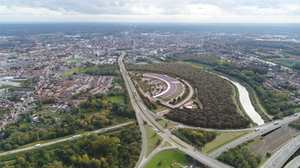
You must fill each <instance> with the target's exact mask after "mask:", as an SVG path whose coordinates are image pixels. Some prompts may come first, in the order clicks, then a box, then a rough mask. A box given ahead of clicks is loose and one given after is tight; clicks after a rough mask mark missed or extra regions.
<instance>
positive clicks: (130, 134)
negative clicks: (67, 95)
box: [0, 123, 142, 168]
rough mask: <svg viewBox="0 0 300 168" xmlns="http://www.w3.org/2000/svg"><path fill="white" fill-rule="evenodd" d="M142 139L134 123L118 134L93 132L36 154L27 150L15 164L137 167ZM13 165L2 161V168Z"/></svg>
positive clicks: (18, 166)
mask: <svg viewBox="0 0 300 168" xmlns="http://www.w3.org/2000/svg"><path fill="white" fill-rule="evenodd" d="M141 142H142V138H141V132H140V130H139V127H138V125H136V123H133V124H130V125H128V126H126V127H125V128H124V129H122V130H121V131H120V132H118V133H113V134H110V135H100V136H99V135H98V134H95V133H93V134H90V135H88V136H87V135H84V136H83V137H81V138H79V139H76V140H72V141H69V142H67V143H60V144H59V145H58V148H57V149H55V150H49V151H47V150H45V148H42V149H41V150H39V152H35V153H33V152H31V151H28V152H25V153H24V154H22V155H21V156H18V157H17V158H16V161H15V162H12V163H11V164H13V166H14V167H15V168H21V167H24V168H29V167H34V168H35V167H36V168H38V167H39V168H40V167H42V168H63V167H73V168H84V167H89V168H109V167H119V168H125V167H126V168H127V167H128V168H129V167H132V168H133V167H134V166H135V165H136V162H137V161H138V159H139V155H140V151H141V145H142V143H141ZM9 166H10V165H9V163H6V162H2V163H0V167H3V168H8V167H9Z"/></svg>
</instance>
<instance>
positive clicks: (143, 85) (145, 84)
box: [137, 81, 150, 93]
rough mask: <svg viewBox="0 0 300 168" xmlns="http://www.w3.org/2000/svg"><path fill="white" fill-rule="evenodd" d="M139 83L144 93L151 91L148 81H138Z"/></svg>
mask: <svg viewBox="0 0 300 168" xmlns="http://www.w3.org/2000/svg"><path fill="white" fill-rule="evenodd" d="M137 84H138V85H139V86H140V88H141V89H142V91H143V92H144V93H146V92H149V91H150V85H149V84H148V83H146V82H143V81H138V82H137Z"/></svg>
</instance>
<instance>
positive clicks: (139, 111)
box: [0, 51, 300, 168]
mask: <svg viewBox="0 0 300 168" xmlns="http://www.w3.org/2000/svg"><path fill="white" fill-rule="evenodd" d="M124 56H125V52H124V51H123V52H122V53H121V56H120V57H119V60H118V63H119V66H120V71H121V73H122V75H123V78H124V80H125V83H126V87H127V90H128V93H129V96H130V100H131V103H132V106H133V108H134V110H135V112H136V118H137V121H138V124H139V127H140V129H141V132H142V149H141V154H140V158H139V161H138V162H137V164H136V166H135V167H136V168H141V167H144V166H145V165H147V164H148V162H149V161H150V160H151V159H152V158H153V157H154V156H155V155H156V154H157V153H159V152H161V151H164V150H169V149H178V150H180V151H182V152H184V153H186V154H187V155H189V156H191V157H193V158H194V159H195V160H197V161H199V162H201V163H202V164H204V165H207V166H208V167H216V168H226V167H231V166H229V165H227V164H224V163H222V162H220V161H218V160H216V159H215V158H216V157H218V156H219V155H220V154H221V153H222V152H224V151H226V150H228V149H229V148H233V147H235V146H237V145H239V144H242V143H243V142H245V141H248V140H249V139H252V138H254V137H256V136H259V135H262V134H265V133H267V132H269V131H271V130H274V129H276V128H278V127H279V126H281V125H283V124H287V123H289V122H291V121H294V120H296V119H297V118H298V117H299V116H288V117H285V118H283V119H282V120H279V121H273V122H269V123H267V124H264V125H261V126H259V127H258V126H257V127H252V128H246V129H238V130H216V129H204V130H206V131H218V132H239V131H249V130H254V131H253V132H252V133H249V134H247V135H245V136H243V137H241V138H239V139H236V140H234V141H232V142H230V143H228V144H226V145H224V146H222V147H220V148H219V149H217V150H215V151H214V152H212V153H210V154H209V155H205V154H203V153H201V152H200V151H198V150H196V149H195V148H193V147H192V146H190V145H188V144H187V143H185V142H183V141H182V140H180V139H179V138H177V137H176V136H174V135H172V134H171V133H170V131H169V130H167V129H165V128H163V127H162V126H161V125H160V124H159V123H157V122H156V120H155V118H160V119H163V120H166V119H164V118H162V117H161V116H158V115H157V114H156V113H154V112H152V111H151V110H149V109H148V108H147V107H146V106H145V105H144V103H143V102H142V101H141V99H140V97H139V95H138V94H136V92H135V87H134V85H133V83H132V81H131V80H130V77H129V76H128V73H127V71H126V69H125V66H124V64H123V62H122V60H123V57H124ZM154 117H155V118H154ZM144 121H146V122H147V124H148V125H149V126H151V127H152V128H153V129H154V130H155V131H156V132H157V134H158V135H159V136H161V137H162V138H163V142H166V141H167V142H169V143H170V144H171V145H172V146H171V147H170V146H169V147H163V148H157V149H155V150H154V151H153V152H152V153H151V154H149V156H148V157H146V153H147V136H146V130H145V126H144ZM166 121H167V122H171V123H173V124H174V123H175V122H172V121H168V120H166ZM275 122H278V124H274V123H275ZM129 123H132V122H129ZM129 123H124V124H120V125H117V126H113V127H110V128H107V129H106V130H109V129H114V128H118V127H122V126H125V125H127V124H129ZM175 124H177V125H178V126H177V127H180V128H190V129H199V128H198V127H193V126H187V125H183V124H179V123H175ZM257 128H259V130H258V129H257ZM202 129H203V128H202ZM255 130H256V131H255ZM101 131H105V130H104V129H100V130H97V131H93V132H95V133H99V132H101ZM90 133H92V132H90ZM80 137H81V135H75V136H73V137H68V138H64V139H60V140H54V141H51V142H48V143H44V144H41V145H38V147H39V146H47V145H51V144H55V143H59V142H62V141H67V140H70V139H75V138H80ZM174 141H176V142H177V143H175V142H174ZM179 144H180V145H179ZM299 146H300V145H299ZM33 148H36V146H30V147H26V148H21V149H17V150H12V151H9V152H3V153H0V156H1V155H6V154H8V153H17V152H21V151H26V150H30V149H33ZM298 148H299V147H298ZM298 148H297V149H298ZM271 159H276V158H275V157H271V158H270V159H268V160H267V161H268V162H270V163H271V164H270V165H272V163H273V161H272V160H271ZM272 167H277V165H276V166H272Z"/></svg>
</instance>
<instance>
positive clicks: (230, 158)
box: [217, 145, 262, 168]
mask: <svg viewBox="0 0 300 168" xmlns="http://www.w3.org/2000/svg"><path fill="white" fill-rule="evenodd" d="M217 159H218V160H219V161H222V162H224V163H226V164H229V165H231V166H233V167H235V168H257V167H258V165H259V163H260V162H261V159H262V156H261V155H260V154H259V155H258V156H255V155H253V154H251V152H250V151H249V150H248V149H247V148H243V145H238V146H236V147H234V148H231V149H229V150H228V151H225V152H223V153H222V154H221V155H220V156H219V157H218V158H217Z"/></svg>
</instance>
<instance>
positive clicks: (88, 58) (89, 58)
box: [85, 57, 94, 60]
mask: <svg viewBox="0 0 300 168" xmlns="http://www.w3.org/2000/svg"><path fill="white" fill-rule="evenodd" d="M85 59H86V60H91V59H94V58H92V57H86V58H85Z"/></svg>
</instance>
